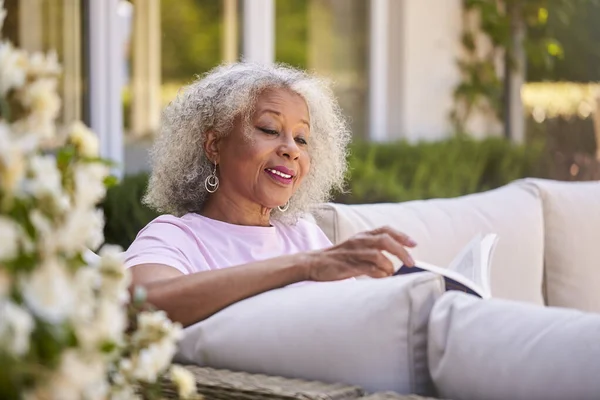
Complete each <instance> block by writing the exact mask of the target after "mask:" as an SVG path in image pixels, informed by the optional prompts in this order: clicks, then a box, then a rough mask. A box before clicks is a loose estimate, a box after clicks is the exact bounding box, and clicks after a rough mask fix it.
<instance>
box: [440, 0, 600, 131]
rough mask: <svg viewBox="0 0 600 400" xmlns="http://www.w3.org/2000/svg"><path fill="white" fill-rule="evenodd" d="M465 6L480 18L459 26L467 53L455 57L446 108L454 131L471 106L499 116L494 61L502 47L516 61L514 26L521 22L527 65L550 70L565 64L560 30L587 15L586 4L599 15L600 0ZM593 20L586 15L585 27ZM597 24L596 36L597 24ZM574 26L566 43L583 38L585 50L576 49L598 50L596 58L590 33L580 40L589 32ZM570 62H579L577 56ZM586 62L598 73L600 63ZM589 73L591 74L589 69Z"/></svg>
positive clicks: (499, 82) (472, 2) (510, 62)
mask: <svg viewBox="0 0 600 400" xmlns="http://www.w3.org/2000/svg"><path fill="white" fill-rule="evenodd" d="M464 9H465V12H466V13H476V14H478V15H479V17H480V18H479V26H477V27H472V26H468V24H465V29H464V32H463V37H462V46H463V48H464V50H465V53H466V56H465V57H464V58H463V59H461V60H458V67H459V69H460V71H461V74H462V77H463V79H462V81H461V82H460V83H459V84H458V85H457V87H456V88H455V91H454V99H455V103H456V106H455V109H454V110H453V111H452V112H451V114H450V119H451V121H452V123H453V124H454V127H455V130H456V131H457V132H461V131H464V129H465V126H466V122H467V121H468V119H469V117H470V115H471V113H472V112H473V111H474V110H475V109H481V110H483V111H487V110H488V109H491V111H492V112H493V113H494V114H495V115H496V117H497V118H498V119H501V118H502V116H503V114H504V109H503V108H504V83H503V79H502V78H501V76H500V74H501V72H502V71H498V70H497V68H496V61H497V59H498V57H499V56H500V55H502V52H503V51H504V50H505V51H506V53H505V56H504V57H505V59H506V65H507V67H509V68H515V67H516V65H517V64H516V62H515V56H514V54H515V50H516V49H515V48H514V45H513V40H512V36H513V34H514V31H515V29H516V28H515V27H516V26H518V25H519V24H523V26H524V28H525V30H526V32H527V34H526V36H525V39H524V43H523V46H524V49H525V52H526V58H527V64H528V68H531V69H532V70H533V71H534V72H535V74H536V75H537V76H541V77H547V76H551V74H550V71H552V70H553V68H554V66H555V65H556V64H557V63H561V62H562V63H563V64H559V65H564V60H565V51H564V49H563V44H562V43H561V40H559V32H562V34H561V35H560V37H561V38H563V37H565V38H566V37H568V35H567V29H568V30H570V29H571V28H572V21H574V20H575V19H576V18H577V19H578V20H579V21H582V20H583V19H585V17H584V15H583V14H582V13H585V10H588V11H589V10H597V11H596V13H597V15H600V0H578V1H573V0H506V1H505V2H503V5H501V3H500V2H497V1H496V0H464ZM591 21H592V20H591V19H589V20H588V23H587V24H588V25H587V28H586V29H590V27H591V24H592V22H591ZM567 27H568V28H567ZM561 29H562V31H561ZM596 30H597V31H598V37H599V38H600V30H598V29H596ZM575 31H576V32H579V34H576V37H577V39H574V40H571V42H569V44H570V45H573V44H575V43H579V45H580V46H581V43H586V44H585V46H586V50H583V51H580V53H581V54H584V53H585V52H586V51H589V52H590V53H589V54H590V55H592V58H593V57H596V56H597V59H598V60H599V61H600V50H598V49H595V47H596V46H595V44H594V43H593V42H592V41H590V40H589V39H588V40H587V41H586V40H583V39H584V37H585V38H587V36H586V34H585V33H584V32H583V31H582V30H581V28H580V27H579V28H577V29H576V30H575ZM481 33H483V34H485V35H486V36H487V38H488V39H489V42H490V44H491V46H490V48H489V49H488V50H487V51H486V52H485V53H484V54H481V51H480V50H481V49H478V48H477V45H476V43H477V41H476V39H475V38H476V36H477V35H480V34H481ZM586 33H587V32H586ZM580 50H582V49H580ZM594 59H596V58H594ZM570 62H571V63H573V62H575V63H577V64H578V65H580V64H581V62H580V60H579V59H573V60H570ZM586 65H587V67H588V68H591V69H594V71H596V72H597V73H598V76H599V77H600V67H598V64H597V63H596V64H595V65H594V64H593V63H588V64H586ZM504 72H506V71H504ZM588 72H590V71H588ZM575 75H577V74H575ZM579 75H580V76H581V75H582V74H579ZM588 76H594V75H593V73H592V72H590V73H588Z"/></svg>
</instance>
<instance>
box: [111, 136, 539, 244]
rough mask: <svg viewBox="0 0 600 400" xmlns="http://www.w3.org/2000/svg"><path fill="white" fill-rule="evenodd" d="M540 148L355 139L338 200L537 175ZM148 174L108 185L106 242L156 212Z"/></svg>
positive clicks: (447, 191)
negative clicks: (148, 194) (149, 200)
mask: <svg viewBox="0 0 600 400" xmlns="http://www.w3.org/2000/svg"><path fill="white" fill-rule="evenodd" d="M540 153H541V147H540V146H539V145H532V144H530V145H529V146H527V147H520V146H515V145H513V144H511V143H510V142H508V141H506V140H504V139H500V138H493V139H487V140H484V141H476V140H471V139H466V138H453V139H450V140H446V141H441V142H435V143H419V144H409V143H406V142H396V143H385V144H374V143H355V144H353V145H352V148H351V156H350V158H349V163H350V173H349V175H348V185H347V187H348V191H347V193H337V194H336V195H335V198H334V201H336V202H342V203H353V204H357V203H375V202H399V201H407V200H415V199H427V198H436V197H454V196H461V195H465V194H469V193H475V192H480V191H483V190H488V189H492V188H496V187H499V186H502V185H504V184H507V183H509V182H511V181H513V180H515V179H519V178H523V177H527V176H537V175H539V172H538V170H537V166H538V161H539V159H540ZM147 182H148V177H147V175H146V174H139V175H135V176H128V177H126V178H125V179H123V181H122V182H121V183H120V184H119V185H117V186H115V187H113V188H111V189H109V191H108V195H107V197H106V201H105V202H104V204H103V207H104V212H105V214H106V227H105V236H106V241H107V242H108V243H114V244H119V245H121V246H122V247H124V248H127V247H129V245H130V243H131V242H132V241H133V239H134V238H135V236H136V234H137V233H138V231H139V230H140V229H142V228H143V227H144V226H145V225H146V224H147V223H148V222H150V221H151V220H152V219H153V218H155V217H156V216H157V214H156V213H154V212H153V211H151V210H149V209H148V208H147V207H145V206H142V205H141V198H142V196H143V193H144V191H145V190H146V187H147Z"/></svg>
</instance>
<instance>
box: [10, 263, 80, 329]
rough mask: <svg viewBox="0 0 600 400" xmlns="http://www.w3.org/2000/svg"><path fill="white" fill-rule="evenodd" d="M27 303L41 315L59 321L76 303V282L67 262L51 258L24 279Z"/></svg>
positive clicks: (22, 285)
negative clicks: (69, 271)
mask: <svg viewBox="0 0 600 400" xmlns="http://www.w3.org/2000/svg"><path fill="white" fill-rule="evenodd" d="M21 288H22V293H23V297H24V298H25V303H26V304H27V305H28V306H29V308H30V309H31V310H32V311H33V312H34V313H35V314H36V315H37V316H39V317H40V318H42V319H44V320H45V321H47V322H49V323H52V324H58V323H61V322H63V321H64V320H65V319H66V318H67V317H69V316H70V315H71V314H72V312H73V309H74V307H75V303H76V300H77V298H76V297H75V285H74V281H73V278H72V277H71V276H70V275H69V273H68V270H67V268H66V266H64V265H61V264H60V263H59V260H58V259H47V260H45V261H44V262H43V264H42V265H40V266H39V267H37V268H36V269H35V270H34V271H33V272H32V273H31V275H30V276H28V277H25V278H24V279H23V280H22V282H21Z"/></svg>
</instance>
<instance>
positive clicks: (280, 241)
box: [125, 214, 331, 274]
mask: <svg viewBox="0 0 600 400" xmlns="http://www.w3.org/2000/svg"><path fill="white" fill-rule="evenodd" d="M271 225H272V226H271V227H260V226H242V225H233V224H228V223H226V222H221V221H217V220H214V219H210V218H206V217H203V216H201V215H198V214H186V215H184V216H183V217H181V218H179V217H174V216H172V215H162V216H160V217H158V218H156V219H155V220H153V221H152V222H150V223H149V224H148V225H146V227H144V229H142V230H141V231H140V232H139V233H138V235H137V237H136V238H135V240H134V242H133V243H132V244H131V246H130V247H129V249H127V251H126V253H125V267H126V268H130V267H132V266H134V265H138V264H146V263H152V264H165V265H169V266H171V267H173V268H177V269H178V270H179V271H181V272H182V273H184V274H191V273H194V272H200V271H209V270H214V269H221V268H227V267H233V266H236V265H241V264H247V263H250V262H253V261H259V260H265V259H268V258H273V257H278V256H282V255H287V254H294V253H299V252H303V251H310V250H318V249H322V248H326V247H330V246H331V242H330V241H329V239H328V238H327V236H325V234H324V233H323V231H322V230H321V229H320V228H319V227H318V226H317V225H315V224H314V223H311V222H308V221H306V220H303V219H300V220H299V221H298V223H297V224H296V225H285V224H282V223H279V222H276V221H273V222H272V223H271Z"/></svg>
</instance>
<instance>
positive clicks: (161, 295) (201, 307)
mask: <svg viewBox="0 0 600 400" xmlns="http://www.w3.org/2000/svg"><path fill="white" fill-rule="evenodd" d="M306 257H307V255H305V254H302V253H301V254H295V255H290V256H283V257H277V258H272V259H269V260H265V261H259V262H254V263H251V264H246V265H242V266H238V267H231V268H224V269H219V270H212V271H205V272H198V273H195V274H190V275H184V274H183V273H181V272H180V271H178V270H177V269H175V268H173V267H170V266H168V265H163V264H140V265H136V266H134V267H132V268H131V269H130V270H131V273H132V282H133V284H134V285H138V286H144V287H145V289H146V291H147V295H148V302H149V303H150V304H152V305H153V306H155V307H157V308H159V309H161V310H164V311H165V312H166V313H167V314H168V315H169V318H171V319H172V320H173V321H177V322H180V323H181V324H182V325H183V326H188V325H191V324H193V323H195V322H198V321H201V320H203V319H205V318H208V317H210V316H211V315H212V314H214V313H216V312H217V311H219V310H222V309H223V308H225V307H227V306H229V305H231V304H233V303H235V302H238V301H240V300H243V299H245V298H248V297H251V296H254V295H257V294H259V293H262V292H266V291H268V290H271V289H276V288H280V287H283V286H286V285H290V284H293V283H297V282H301V281H304V280H307V279H308V273H307V272H308V271H307V268H306V267H307V266H308V263H307V262H306V261H303V259H306Z"/></svg>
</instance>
